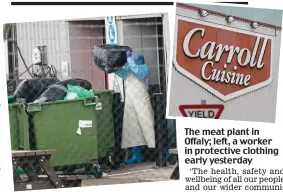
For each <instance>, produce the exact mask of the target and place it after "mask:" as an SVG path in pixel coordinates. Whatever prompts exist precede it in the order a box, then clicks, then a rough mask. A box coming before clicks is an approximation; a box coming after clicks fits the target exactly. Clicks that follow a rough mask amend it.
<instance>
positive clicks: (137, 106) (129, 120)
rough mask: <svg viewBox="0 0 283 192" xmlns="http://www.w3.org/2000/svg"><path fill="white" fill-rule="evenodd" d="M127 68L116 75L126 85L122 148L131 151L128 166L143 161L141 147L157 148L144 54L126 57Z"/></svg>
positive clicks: (127, 161)
mask: <svg viewBox="0 0 283 192" xmlns="http://www.w3.org/2000/svg"><path fill="white" fill-rule="evenodd" d="M126 54H127V64H126V65H125V66H124V67H123V68H122V69H121V70H119V71H118V72H116V74H117V75H118V76H119V77H121V78H122V79H123V80H124V81H125V89H126V94H125V108H124V120H123V130H122V148H123V149H125V148H131V151H132V156H131V157H130V158H129V159H127V160H126V161H125V163H126V164H133V163H140V162H142V161H143V156H142V153H141V146H147V147H149V148H155V132H154V113H153V109H152V106H151V100H150V95H149V93H148V77H149V75H148V67H147V65H146V64H145V62H144V56H143V55H141V54H132V53H131V52H130V51H128V52H127V53H126Z"/></svg>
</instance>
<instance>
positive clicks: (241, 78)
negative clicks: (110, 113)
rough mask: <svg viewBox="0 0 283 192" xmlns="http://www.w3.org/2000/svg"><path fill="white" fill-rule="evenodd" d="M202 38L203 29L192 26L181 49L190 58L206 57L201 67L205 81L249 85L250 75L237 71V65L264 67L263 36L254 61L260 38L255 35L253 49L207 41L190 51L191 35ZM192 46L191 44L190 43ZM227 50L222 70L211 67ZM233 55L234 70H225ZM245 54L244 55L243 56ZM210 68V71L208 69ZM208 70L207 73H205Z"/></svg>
mask: <svg viewBox="0 0 283 192" xmlns="http://www.w3.org/2000/svg"><path fill="white" fill-rule="evenodd" d="M198 33H199V36H200V37H201V38H204V36H205V29H203V28H194V29H192V30H191V31H189V32H188V33H187V35H186V36H185V38H184V41H183V50H184V52H185V54H186V55H187V56H188V57H191V58H201V59H207V60H208V61H207V62H205V63H204V64H203V66H202V68H201V76H202V78H203V79H204V80H206V81H215V82H221V83H226V84H234V85H243V86H249V84H250V81H251V75H244V74H241V73H237V69H238V67H250V69H253V68H257V69H259V70H260V69H262V68H263V67H264V63H262V61H263V56H264V52H265V49H266V46H267V43H268V38H266V37H265V38H264V40H263V44H262V47H261V50H260V54H259V57H258V61H256V54H257V51H258V49H259V43H260V40H261V38H260V37H257V39H256V41H255V44H254V47H253V51H252V53H251V51H250V50H249V49H247V48H240V47H235V46H233V45H222V44H218V45H216V42H212V41H208V42H206V43H204V44H203V46H202V47H201V48H199V49H198V50H197V51H196V52H194V53H191V52H190V43H191V39H192V37H193V36H196V37H198ZM191 46H193V45H191ZM215 50H216V52H215V53H214V51H215ZM225 52H228V57H227V60H226V63H225V64H223V70H217V69H213V68H214V65H215V63H218V62H219V61H220V59H221V58H222V55H223V53H225ZM234 55H235V56H236V57H237V63H238V66H236V65H235V66H234V68H233V70H234V71H227V70H226V69H227V65H228V64H230V63H231V62H232V59H233V57H234ZM244 56H245V57H244ZM213 59H214V62H215V63H214V62H212V60H213ZM208 70H211V71H208ZM207 71H208V72H209V75H206V74H207Z"/></svg>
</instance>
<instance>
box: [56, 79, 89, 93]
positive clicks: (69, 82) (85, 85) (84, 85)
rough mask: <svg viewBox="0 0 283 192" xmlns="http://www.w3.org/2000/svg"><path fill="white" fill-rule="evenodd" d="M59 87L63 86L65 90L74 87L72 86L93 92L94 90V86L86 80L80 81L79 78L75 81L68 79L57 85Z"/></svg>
mask: <svg viewBox="0 0 283 192" xmlns="http://www.w3.org/2000/svg"><path fill="white" fill-rule="evenodd" d="M57 84H58V85H62V86H64V87H65V88H67V87H68V85H72V86H80V87H82V88H84V89H86V90H91V89H92V84H91V83H90V82H89V81H87V80H84V79H78V78H74V79H67V80H64V81H60V82H59V83H57Z"/></svg>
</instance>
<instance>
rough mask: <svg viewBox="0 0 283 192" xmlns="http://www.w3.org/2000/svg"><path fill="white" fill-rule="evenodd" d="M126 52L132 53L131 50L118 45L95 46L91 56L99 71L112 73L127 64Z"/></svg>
mask: <svg viewBox="0 0 283 192" xmlns="http://www.w3.org/2000/svg"><path fill="white" fill-rule="evenodd" d="M127 51H132V48H130V47H128V46H119V45H96V46H94V47H93V49H92V54H93V58H94V63H95V64H96V65H97V66H98V67H99V68H100V69H101V70H103V71H105V72H107V73H113V72H116V71H118V70H119V69H121V68H122V67H123V66H124V65H125V64H126V63H127V56H126V52H127Z"/></svg>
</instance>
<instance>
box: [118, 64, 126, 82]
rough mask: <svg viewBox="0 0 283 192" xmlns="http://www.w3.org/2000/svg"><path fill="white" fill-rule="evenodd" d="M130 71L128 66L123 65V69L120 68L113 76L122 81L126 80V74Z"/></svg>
mask: <svg viewBox="0 0 283 192" xmlns="http://www.w3.org/2000/svg"><path fill="white" fill-rule="evenodd" d="M129 71H130V67H129V65H127V64H126V65H125V66H124V67H123V68H121V69H120V70H119V71H116V72H115V74H116V75H118V76H119V77H121V78H122V79H123V80H126V78H127V76H128V73H129Z"/></svg>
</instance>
